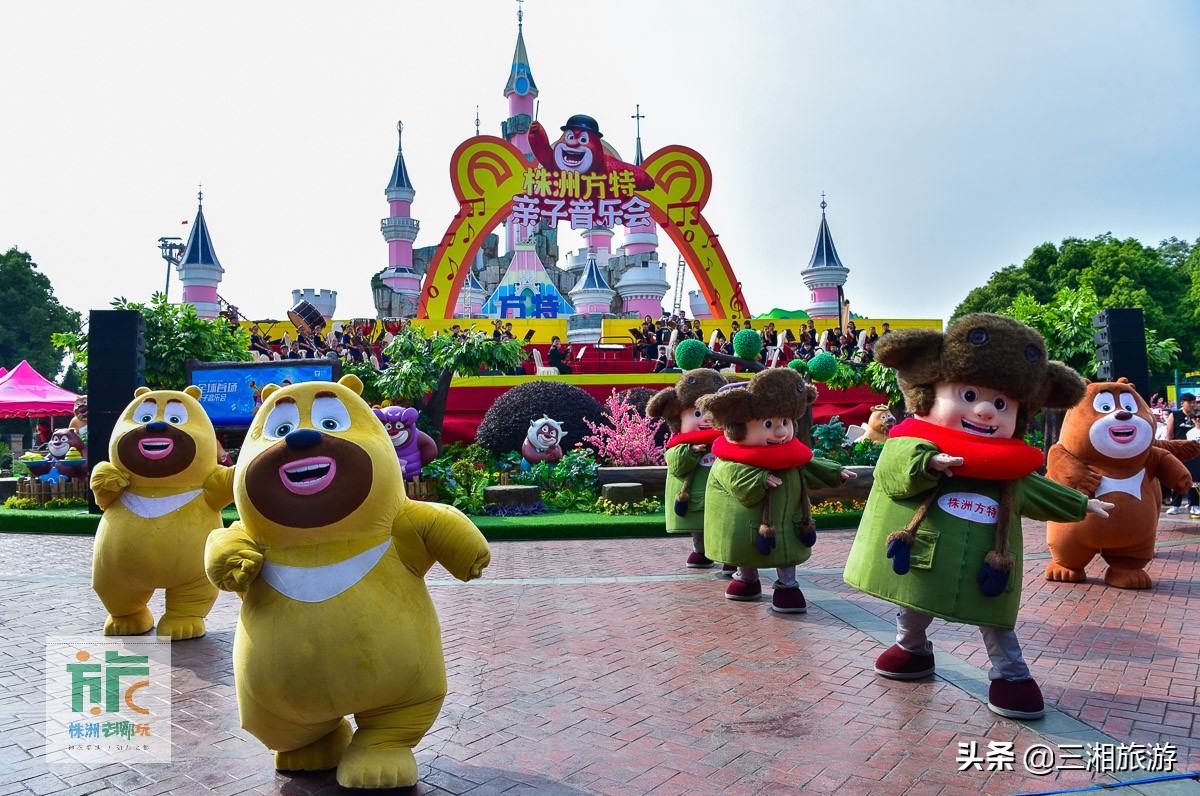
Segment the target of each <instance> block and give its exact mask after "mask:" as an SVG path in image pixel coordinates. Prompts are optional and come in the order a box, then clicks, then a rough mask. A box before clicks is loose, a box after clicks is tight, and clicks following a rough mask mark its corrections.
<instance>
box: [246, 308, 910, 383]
mask: <svg viewBox="0 0 1200 796" xmlns="http://www.w3.org/2000/svg"><path fill="white" fill-rule="evenodd" d="M704 323H707V324H710V325H712V324H716V323H719V322H716V321H705V322H704ZM754 323H755V322H754V321H751V320H746V321H741V322H739V321H732V322H731V323H730V324H729V327H728V328H729V331H728V334H726V332H725V329H724V328H721V327H716V326H715V325H714V326H710V328H711V329H712V331H708V330H706V329H705V328H704V325H703V324H702V322H701V321H700V320H698V319H691V318H688V317H687V316H686V314H682V313H681V314H680V315H672V316H665V315H664V316H663V317H661V318H658V319H655V318H653V317H651V316H649V315H647V316H645V317H644V318H643V320H642V325H641V328H640V329H637V328H631V329H630V332H631V334H632V335H633V336H634V343H633V358H634V360H642V361H653V362H654V363H655V371H656V372H657V371H661V370H664V369H666V368H669V367H672V363H670V362H669V357H670V352H671V348H672V347H673V346H676V345H678V344H679V343H681V342H683V341H684V340H700V341H701V342H703V343H705V344H706V345H709V346H711V348H712V350H713V351H716V352H719V353H723V354H729V355H732V354H733V353H734V349H733V338H734V336H735V335H737V333H738V332H740V331H742V330H743V329H755V328H756V327H755V326H754ZM757 331H758V332H759V334H760V336H761V337H762V348H761V350H760V351H759V353H758V356H757V359H758V361H760V362H762V363H763V364H771V363H772V362H774V363H776V364H780V365H786V364H787V363H788V362H791V361H792V360H793V359H802V360H804V361H808V360H810V359H812V358H813V357H814V356H816V355H817V354H818V353H821V352H823V351H824V352H828V353H830V354H833V355H834V356H836V357H838V358H840V359H844V360H847V361H849V362H853V363H855V364H862V365H865V364H867V363H868V362H870V361H871V360H872V359H874V356H875V355H874V346H875V341H876V340H878V339H879V337H880V336H881V335H883V334H887V333H888V332H889V331H890V328H889V325H888V324H887V323H884V324H882V327H881V331H877V330H876V327H875V326H870V327H868V328H867V329H866V330H859V329H858V328H857V327H856V325H855V322H854V321H850V322H848V323H847V324H846V326H845V328H842V327H840V326H836V327H834V328H832V329H829V330H826V331H817V329H816V324H815V323H814V322H813V321H812V320H809V321H807V322H801V324H800V326H799V327H798V328H797V329H796V331H794V332H793V331H792V330H791V329H782V330H780V329H776V325H775V322H774V321H768V322H766V323H765V324H763V325H762V326H761V328H758V329H757ZM465 333H466V332H465V331H464V330H463V328H462V327H461V326H460V325H458V324H455V325H453V326H452V327H450V328H449V329H448V330H446V334H450V335H454V336H457V335H462V334H465ZM388 337H389V338H390V335H389V336H388ZM492 339H494V340H515V339H517V338H516V335H515V333H514V332H513V324H512V322H511V321H506V320H503V319H498V320H494V321H493V322H492ZM526 340H528V338H526ZM386 348H387V340H386V339H383V338H380V339H378V340H375V341H372V340H371V339H369V338H368V337H365V336H363V335H361V334H355V333H353V332H352V331H351V330H350V329H349V328H348V327H346V326H343V325H342V324H334V328H333V331H331V332H329V333H327V334H322V333H320V332H319V331H318V332H314V331H312V330H311V329H309V328H307V327H302V328H300V329H298V330H297V331H296V334H295V337H294V338H292V337H290V336H289V335H286V334H285V335H284V336H283V337H281V338H279V339H275V340H272V339H269V338H268V337H267V336H266V335H265V334H263V332H262V330H261V329H260V327H259V326H258V325H256V324H255V325H252V326H251V327H250V352H251V353H252V354H254V355H255V357H256V358H258V359H264V360H266V359H276V360H283V359H289V360H292V359H309V358H323V357H337V358H339V359H343V360H346V361H349V362H354V363H361V362H369V363H371V364H373V365H375V366H376V367H377V368H383V367H386V366H387V354H386V353H385V351H386ZM547 359H548V364H549V365H550V367H554V368H558V370H559V372H560V373H571V365H570V361H571V347H570V346H564V345H563V344H562V341H561V339H560V338H558V337H557V336H556V337H554V338H553V339H552V340H551V345H550V348H549V350H548V352H547Z"/></svg>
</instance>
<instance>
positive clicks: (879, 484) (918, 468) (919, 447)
mask: <svg viewBox="0 0 1200 796" xmlns="http://www.w3.org/2000/svg"><path fill="white" fill-rule="evenodd" d="M938 452H939V451H938V449H937V446H936V445H934V444H933V443H932V442H928V441H926V440H923V439H917V438H915V437H897V438H895V439H889V440H888V441H887V442H886V443H885V444H884V446H883V452H882V453H880V454H879V463H878V464H877V465H876V466H875V484H874V487H875V488H878V489H880V490H882V491H883V494H885V495H887V496H888V497H890V498H892V499H893V500H904V499H906V498H911V497H915V496H916V495H919V494H921V493H922V492H928V491H929V490H930V489H933V488H934V487H935V486H937V483H938V477H937V476H936V475H933V474H931V473H930V472H929V470H928V469H927V468H928V466H929V460H930V459H931V458H933V456H934V454H936V453H938Z"/></svg>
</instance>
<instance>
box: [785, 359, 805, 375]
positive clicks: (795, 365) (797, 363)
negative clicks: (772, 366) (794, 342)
mask: <svg viewBox="0 0 1200 796" xmlns="http://www.w3.org/2000/svg"><path fill="white" fill-rule="evenodd" d="M787 366H788V367H789V368H791V369H792V370H794V371H796V372H797V373H799V374H800V375H801V376H803V375H804V374H806V373H808V363H807V362H805V361H804V360H803V359H793V360H792V361H791V362H789V363H788V364H787Z"/></svg>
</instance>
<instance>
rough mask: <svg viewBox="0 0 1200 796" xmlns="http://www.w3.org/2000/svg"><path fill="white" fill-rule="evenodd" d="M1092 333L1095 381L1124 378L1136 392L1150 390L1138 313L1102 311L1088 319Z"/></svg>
mask: <svg viewBox="0 0 1200 796" xmlns="http://www.w3.org/2000/svg"><path fill="white" fill-rule="evenodd" d="M1092 326H1093V327H1095V329H1096V332H1095V335H1094V339H1095V342H1096V380H1097V381H1116V380H1117V379H1119V378H1121V377H1122V376H1124V377H1125V378H1127V379H1129V381H1131V382H1132V383H1133V386H1134V387H1136V388H1137V389H1139V390H1147V389H1149V388H1150V384H1149V382H1150V363H1149V360H1147V358H1146V324H1145V321H1144V320H1143V318H1142V311H1141V310H1140V309H1106V310H1102V311H1100V312H1098V313H1096V315H1095V316H1094V317H1093V318H1092Z"/></svg>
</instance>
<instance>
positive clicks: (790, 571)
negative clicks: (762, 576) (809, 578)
mask: <svg viewBox="0 0 1200 796" xmlns="http://www.w3.org/2000/svg"><path fill="white" fill-rule="evenodd" d="M775 574H776V576H777V577H778V578H779V581H778V582H779V585H780V586H781V587H783V588H785V589H795V588H799V586H800V584H799V583H797V582H796V565H795V564H792V565H791V566H790V567H775ZM734 577H735V578H737V579H738V580H741V581H745V582H746V583H756V582H757V581H758V569H757V568H756V567H738V568H737V574H735V575H734Z"/></svg>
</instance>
